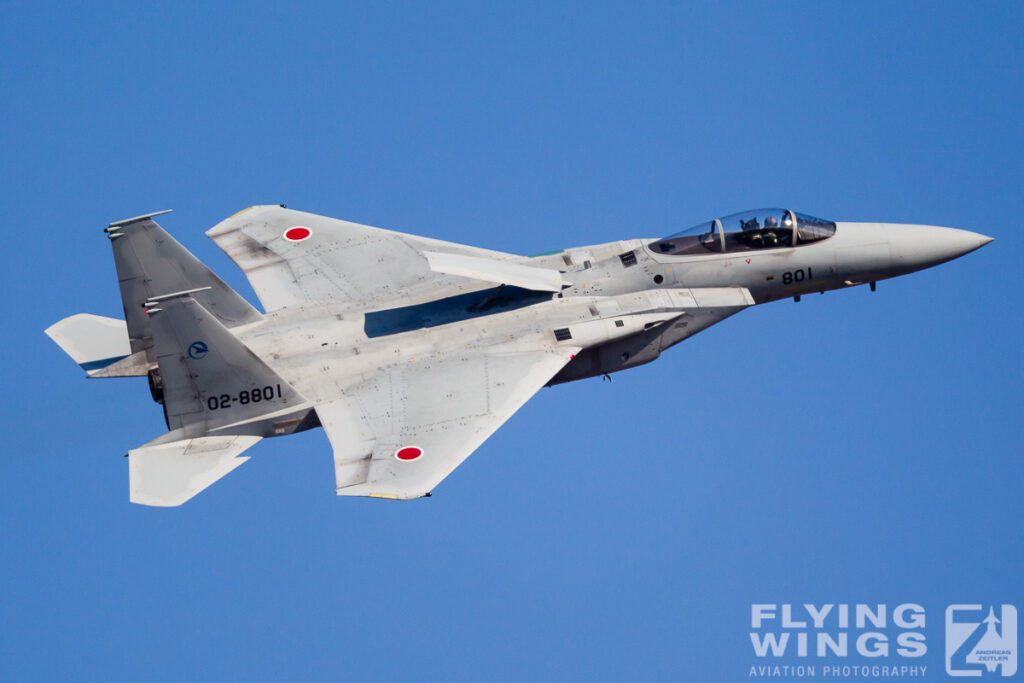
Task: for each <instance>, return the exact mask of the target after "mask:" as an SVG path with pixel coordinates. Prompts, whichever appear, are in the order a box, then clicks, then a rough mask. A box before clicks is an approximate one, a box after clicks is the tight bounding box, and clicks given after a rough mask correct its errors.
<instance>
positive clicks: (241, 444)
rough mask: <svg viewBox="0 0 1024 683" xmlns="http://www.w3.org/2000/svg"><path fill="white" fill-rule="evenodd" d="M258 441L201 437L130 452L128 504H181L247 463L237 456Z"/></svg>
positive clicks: (230, 437) (223, 437)
mask: <svg viewBox="0 0 1024 683" xmlns="http://www.w3.org/2000/svg"><path fill="white" fill-rule="evenodd" d="M260 438H261V437H258V436H203V437H199V438H197V439H185V440H183V441H171V442H170V443H162V444H155V445H146V446H141V447H140V448H136V449H134V450H131V451H129V452H128V482H129V486H130V487H131V501H132V502H133V503H138V504H140V505H154V506H156V507H174V506H177V505H181V504H182V503H184V502H185V501H187V500H189V499H191V498H193V497H194V496H195V495H196V494H198V493H199V492H200V491H202V490H204V489H206V488H208V487H209V486H210V485H211V484H213V483H214V482H215V481H217V480H218V479H220V478H221V477H223V476H224V475H226V474H228V473H229V472H231V470H233V469H235V468H236V467H238V466H239V465H241V464H242V463H244V462H245V461H246V460H248V459H249V457H248V456H246V457H238V456H239V455H240V454H241V453H243V452H244V451H245V450H246V449H248V448H250V447H252V446H254V445H255V444H256V443H257V442H258V441H259V440H260Z"/></svg>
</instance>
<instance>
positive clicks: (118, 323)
mask: <svg viewBox="0 0 1024 683" xmlns="http://www.w3.org/2000/svg"><path fill="white" fill-rule="evenodd" d="M46 335H47V336H48V337H49V338H50V339H52V340H53V341H55V342H56V343H57V345H58V346H60V348H62V349H63V350H64V353H66V354H68V355H69V356H71V358H72V359H74V361H75V362H76V363H78V365H79V366H80V367H81V368H82V369H83V370H85V371H86V372H87V373H88V374H89V375H90V376H96V375H97V373H102V375H103V376H106V377H114V376H118V377H126V376H135V375H145V374H146V370H147V367H146V363H145V358H144V357H143V358H142V363H141V364H134V363H123V362H122V363H121V365H122V366H124V368H123V370H122V371H121V372H120V373H119V374H116V375H114V374H110V373H109V372H106V373H104V372H103V371H104V369H109V368H110V367H112V366H114V365H116V364H118V363H119V362H120V361H123V360H124V359H126V358H128V357H129V356H130V355H131V353H132V351H131V347H130V345H129V343H128V327H127V326H126V325H125V322H124V321H123V320H118V319H117V318H106V317H104V316H102V315H92V314H91V313H78V314H76V315H72V316H70V317H68V318H64V319H63V320H61V321H58V322H56V323H54V324H53V325H50V326H49V327H48V328H46Z"/></svg>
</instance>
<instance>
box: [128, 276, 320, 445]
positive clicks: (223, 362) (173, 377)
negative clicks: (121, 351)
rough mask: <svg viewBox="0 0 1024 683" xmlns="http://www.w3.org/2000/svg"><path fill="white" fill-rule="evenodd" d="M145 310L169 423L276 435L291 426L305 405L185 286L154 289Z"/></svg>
mask: <svg viewBox="0 0 1024 683" xmlns="http://www.w3.org/2000/svg"><path fill="white" fill-rule="evenodd" d="M146 310H147V312H148V315H147V318H148V320H149V324H150V326H151V329H152V335H153V345H154V346H153V348H154V351H155V354H156V362H157V363H158V365H159V367H160V376H161V378H162V380H163V398H164V412H165V413H166V417H167V426H168V428H169V429H171V430H175V429H182V430H183V432H182V434H183V435H184V436H186V437H190V436H196V435H200V434H206V433H208V432H211V431H213V430H222V431H221V432H220V433H231V434H250V435H255V436H274V435H275V434H282V433H285V432H286V431H287V432H291V431H294V430H295V429H296V428H297V426H298V425H299V423H300V422H301V420H302V419H303V418H304V417H305V413H308V412H309V411H310V410H311V408H310V405H309V404H308V403H307V402H306V401H305V399H304V398H303V397H302V396H301V395H299V393H298V392H297V391H295V389H293V388H292V387H291V385H289V384H288V382H286V381H285V380H284V379H282V378H281V376H280V375H278V374H277V373H276V372H274V371H273V370H272V369H271V368H270V367H268V366H267V364H266V363H264V362H263V361H262V360H261V359H260V358H259V357H258V356H257V355H256V354H254V353H253V352H252V351H251V350H250V349H249V347H247V346H246V345H245V344H243V343H242V342H241V341H240V340H239V339H238V338H237V337H235V335H234V334H232V333H231V332H230V331H229V330H228V329H227V328H226V327H225V326H224V325H223V324H222V323H221V322H220V321H219V320H218V319H217V318H216V317H214V316H213V314H212V313H211V312H209V311H207V310H206V309H205V308H204V307H203V306H202V305H201V304H200V303H199V302H197V301H196V300H195V299H194V298H193V296H192V295H190V294H189V293H180V294H168V295H164V296H161V297H154V298H153V299H152V300H150V301H149V302H147V303H146ZM229 427H230V429H227V428H229ZM178 438H181V437H180V436H179V437H178Z"/></svg>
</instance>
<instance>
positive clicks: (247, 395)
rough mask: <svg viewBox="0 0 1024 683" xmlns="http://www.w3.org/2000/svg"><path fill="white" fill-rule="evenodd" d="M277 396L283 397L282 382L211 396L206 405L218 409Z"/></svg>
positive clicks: (270, 399)
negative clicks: (235, 392) (233, 393)
mask: <svg viewBox="0 0 1024 683" xmlns="http://www.w3.org/2000/svg"><path fill="white" fill-rule="evenodd" d="M275 398H281V385H280V384H278V385H277V386H271V385H267V386H265V387H256V388H255V389H243V390H242V391H239V392H238V393H237V394H235V395H234V396H232V395H231V394H221V395H220V396H211V397H210V398H208V399H206V407H207V408H209V409H210V410H217V409H219V408H227V407H229V406H231V405H232V404H235V405H243V406H244V405H248V404H250V403H260V402H262V401H272V400H274V399H275Z"/></svg>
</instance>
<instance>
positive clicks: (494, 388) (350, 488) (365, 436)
mask: <svg viewBox="0 0 1024 683" xmlns="http://www.w3.org/2000/svg"><path fill="white" fill-rule="evenodd" d="M577 351H578V349H574V348H569V349H565V348H557V349H556V348H553V347H551V348H544V349H540V350H533V351H523V352H497V351H494V350H476V351H466V352H465V353H462V354H453V355H452V356H451V357H448V358H444V359H439V360H435V361H419V362H416V363H408V364H405V365H401V366H399V367H396V368H392V369H390V370H382V371H380V372H379V373H377V374H376V375H374V376H373V377H371V378H370V379H368V380H367V381H364V382H363V383H361V384H358V385H355V386H353V387H350V388H349V389H347V390H346V391H345V392H344V395H343V396H341V397H340V398H337V399H335V400H332V401H329V402H326V403H323V404H321V405H318V406H317V408H316V412H317V415H318V416H319V418H320V422H321V424H322V425H323V427H324V430H325V431H326V432H327V436H328V438H329V439H330V441H331V445H332V446H333V448H334V465H335V476H336V480H337V486H338V495H340V496H371V497H375V498H398V499H408V498H418V497H420V496H424V495H426V494H428V493H430V491H431V490H432V489H433V488H434V487H435V486H436V485H437V484H438V483H439V482H440V481H441V480H442V479H444V478H445V477H447V476H448V475H449V474H450V473H451V472H452V470H454V469H455V468H456V467H458V466H459V465H460V464H461V463H462V461H464V460H465V459H466V458H467V457H469V455H470V454H471V453H472V452H473V451H474V450H476V448H477V447H478V446H480V444H482V443H483V442H484V441H485V440H486V439H487V438H488V437H489V436H490V435H491V434H493V433H494V431H495V430H497V429H498V427H500V426H501V425H502V424H503V423H504V422H505V421H506V420H507V419H508V418H509V417H511V416H512V414H513V413H515V412H516V411H517V410H519V408H520V407H521V406H522V405H523V404H524V403H526V401H528V400H529V399H530V397H531V396H533V395H534V394H535V393H536V392H537V391H538V390H539V389H540V388H541V387H543V386H544V385H545V384H546V383H547V382H548V380H550V379H551V378H552V377H553V376H554V375H555V374H556V373H557V372H558V371H559V370H560V369H561V368H562V367H563V366H564V365H565V364H566V363H568V362H569V361H570V360H571V359H572V357H573V354H574V353H575V352H577Z"/></svg>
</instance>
